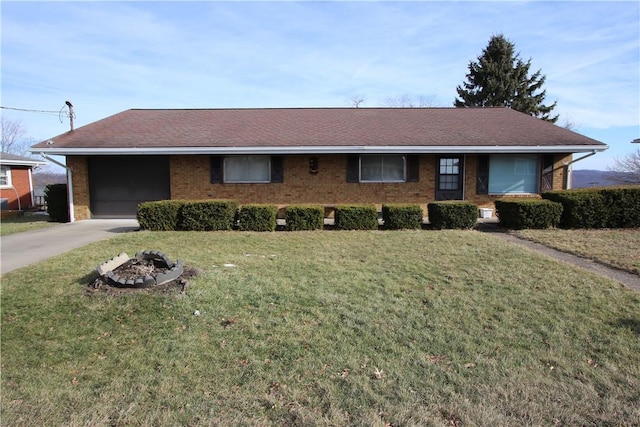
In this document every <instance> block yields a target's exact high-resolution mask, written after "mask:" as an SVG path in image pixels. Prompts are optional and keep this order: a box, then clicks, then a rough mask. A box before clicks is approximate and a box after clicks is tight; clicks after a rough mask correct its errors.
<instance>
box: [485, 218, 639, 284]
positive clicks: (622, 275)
mask: <svg viewBox="0 0 640 427" xmlns="http://www.w3.org/2000/svg"><path fill="white" fill-rule="evenodd" d="M477 230H478V231H483V232H487V233H490V234H491V235H493V236H496V237H497V238H499V239H502V240H506V241H508V242H511V243H515V244H517V245H521V246H525V247H527V248H529V249H531V250H534V251H536V252H540V253H543V254H545V255H547V256H549V257H551V258H553V259H555V260H557V261H560V262H565V263H568V264H572V265H575V266H577V267H580V268H583V269H585V270H588V271H590V272H591V273H595V274H599V275H600V276H604V277H606V278H608V279H611V280H615V281H617V282H619V283H621V284H623V285H624V286H626V287H627V288H629V289H633V290H634V291H636V292H640V276H639V275H637V274H633V273H629V272H627V271H624V270H620V269H617V268H612V267H607V266H606V265H604V264H600V263H598V262H595V261H592V260H590V259H587V258H583V257H580V256H577V255H573V254H570V253H567V252H562V251H559V250H556V249H553V248H550V247H548V246H544V245H541V244H540V243H535V242H532V241H529V240H525V239H521V238H519V237H516V236H514V235H512V234H509V233H507V232H505V231H503V230H502V229H501V228H499V227H498V226H497V224H496V223H491V222H487V223H484V224H481V225H480V226H479V227H478V228H477Z"/></svg>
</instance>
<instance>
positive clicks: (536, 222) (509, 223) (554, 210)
mask: <svg viewBox="0 0 640 427" xmlns="http://www.w3.org/2000/svg"><path fill="white" fill-rule="evenodd" d="M495 205H496V215H497V216H498V218H499V219H500V225H501V226H503V227H505V228H509V229H513V230H521V229H527V228H533V229H544V228H552V227H557V226H558V224H559V223H560V218H561V216H562V210H563V209H562V205H561V204H560V203H556V202H552V201H551V200H544V199H522V198H511V199H510V198H504V199H499V200H496V201H495Z"/></svg>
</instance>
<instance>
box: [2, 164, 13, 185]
mask: <svg viewBox="0 0 640 427" xmlns="http://www.w3.org/2000/svg"><path fill="white" fill-rule="evenodd" d="M2 169H5V170H6V174H5V176H6V177H7V183H6V184H0V187H2V188H8V187H12V186H13V184H12V182H11V167H10V166H2Z"/></svg>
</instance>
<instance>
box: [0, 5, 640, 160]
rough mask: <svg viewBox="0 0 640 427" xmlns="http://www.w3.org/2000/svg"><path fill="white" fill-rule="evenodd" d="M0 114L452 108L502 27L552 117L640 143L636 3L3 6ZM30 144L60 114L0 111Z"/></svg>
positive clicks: (53, 127)
mask: <svg viewBox="0 0 640 427" xmlns="http://www.w3.org/2000/svg"><path fill="white" fill-rule="evenodd" d="M1 8H2V9H1V14H2V99H1V100H2V106H3V107H9V108H22V109H30V110H44V111H58V110H60V109H61V108H62V107H63V106H64V101H65V100H71V101H72V102H73V104H74V106H75V112H76V126H82V125H85V124H88V123H91V122H93V121H96V120H99V119H101V118H104V117H106V116H110V115H112V114H115V113H118V112H120V111H123V110H126V109H129V108H243V107H348V106H350V105H351V101H350V100H351V99H352V98H354V97H356V96H357V97H361V98H362V99H364V102H363V103H362V104H361V106H362V107H380V106H386V105H388V104H389V99H391V98H398V97H400V96H403V95H408V96H411V97H413V98H414V99H417V98H419V97H422V98H423V99H426V100H427V101H428V103H429V104H430V105H431V106H438V107H440V106H442V107H450V106H452V105H453V101H454V99H455V96H456V91H455V89H456V86H458V85H461V84H462V83H463V82H464V81H465V74H466V72H467V66H468V64H469V61H473V60H476V59H477V57H478V56H479V55H480V54H481V52H482V50H483V49H484V48H485V47H486V45H487V43H488V41H489V38H490V37H491V36H492V35H495V34H504V35H505V36H506V37H507V38H508V39H509V40H511V41H512V42H513V43H514V44H515V47H516V50H517V51H518V52H520V55H521V57H522V58H523V59H525V60H526V59H529V58H531V61H532V67H531V71H532V72H533V71H537V70H538V69H540V70H541V71H542V73H543V74H544V75H546V77H547V80H546V83H545V86H544V88H545V89H546V90H547V101H548V102H549V103H551V102H553V101H557V102H558V105H557V107H556V109H555V110H554V111H555V112H556V113H557V114H559V115H560V120H559V121H558V124H560V125H564V124H565V123H566V122H570V123H571V124H572V125H573V126H574V129H575V130H576V131H577V132H579V133H582V134H584V135H587V136H590V137H592V138H595V139H597V140H600V141H602V142H604V143H606V144H608V145H609V146H610V149H609V150H607V151H606V152H604V153H600V154H597V155H596V156H593V157H590V158H589V159H586V160H584V161H581V162H579V163H577V164H576V165H575V168H576V169H602V170H605V169H606V168H607V167H608V166H609V165H610V164H611V163H612V159H613V158H615V157H622V156H624V155H626V154H629V153H631V152H633V151H634V150H636V149H638V148H640V146H638V145H637V144H631V143H630V141H631V140H632V139H634V138H638V137H640V3H639V2H637V1H607V2H592V1H587V2H579V1H567V2H559V1H549V2H541V1H528V2H498V1H490V2H479V1H474V2H448V1H439V2H436V1H413V2H391V1H382V2H211V1H209V2H205V1H200V2H152V1H144V2H143V1H138V2H106V1H105V2H83V1H73V2H29V1H26V2H25V1H21V2H14V1H2V3H1ZM2 113H3V115H4V116H5V117H6V118H9V119H12V120H20V121H21V122H22V124H23V126H24V128H25V129H26V131H27V133H28V135H29V136H31V137H32V138H33V139H34V140H37V141H39V140H45V139H47V138H50V137H53V136H55V135H58V134H61V133H63V132H65V131H67V130H68V127H69V124H68V121H65V122H64V123H61V122H60V120H59V117H58V115H56V114H44V113H32V112H21V111H15V110H7V109H3V110H2Z"/></svg>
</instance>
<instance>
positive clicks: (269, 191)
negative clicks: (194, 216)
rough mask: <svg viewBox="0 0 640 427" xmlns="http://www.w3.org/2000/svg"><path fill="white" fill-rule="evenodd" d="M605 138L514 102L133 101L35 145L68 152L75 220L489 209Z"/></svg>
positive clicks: (546, 186)
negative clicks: (224, 212)
mask: <svg viewBox="0 0 640 427" xmlns="http://www.w3.org/2000/svg"><path fill="white" fill-rule="evenodd" d="M605 149H607V146H606V145H605V144H603V143H601V142H599V141H596V140H593V139H591V138H587V137H585V136H582V135H579V134H577V133H574V132H571V131H569V130H567V129H564V128H561V127H558V126H555V125H553V124H551V123H548V122H545V121H543V120H540V119H537V118H533V117H531V116H528V115H526V114H523V113H519V112H517V111H514V110H511V109H508V108H277V109H192V110H189V109H180V110H175V109H170V110H138V109H132V110H127V111H123V112H121V113H118V114H116V115H114V116H111V117H108V118H105V119H102V120H99V121H97V122H94V123H91V124H89V125H86V126H83V127H80V128H78V129H76V130H71V131H69V132H67V133H64V134H62V135H59V136H56V137H53V138H51V139H50V140H48V141H44V142H41V143H39V144H37V145H35V146H33V147H32V149H31V151H32V152H34V153H40V154H43V155H45V156H47V155H63V156H66V164H67V170H68V173H69V174H70V175H71V179H70V180H69V182H70V183H71V188H70V198H69V201H70V204H71V213H72V220H73V218H75V219H87V218H106V217H135V215H136V210H137V206H138V204H139V203H141V202H144V201H151V200H164V199H192V200H193V199H196V200H202V199H234V200H237V201H238V202H239V203H240V204H248V203H270V204H276V205H278V206H280V207H284V206H286V205H289V204H294V203H295V204H304V203H314V204H322V205H325V206H333V205H336V204H344V203H348V204H354V203H374V204H376V205H378V206H380V205H382V204H383V203H418V204H420V205H421V206H423V209H425V212H426V204H427V203H429V202H432V201H436V200H467V201H471V202H473V203H475V204H477V205H479V206H487V207H489V206H492V205H493V202H494V200H496V199H497V198H499V197H502V196H505V195H532V194H539V193H540V192H542V191H545V190H551V189H566V188H568V187H569V186H570V183H569V182H570V180H569V177H570V168H571V165H572V163H573V162H575V161H577V160H580V159H581V158H584V157H586V156H588V155H590V154H592V153H596V152H599V151H603V150H605ZM577 153H583V154H582V155H581V157H579V158H578V159H573V155H574V154H577Z"/></svg>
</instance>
